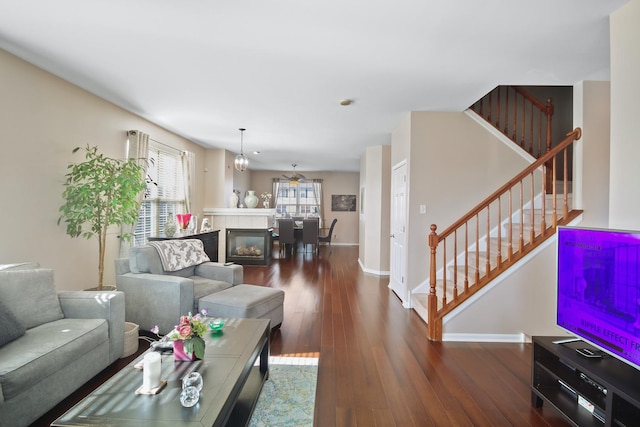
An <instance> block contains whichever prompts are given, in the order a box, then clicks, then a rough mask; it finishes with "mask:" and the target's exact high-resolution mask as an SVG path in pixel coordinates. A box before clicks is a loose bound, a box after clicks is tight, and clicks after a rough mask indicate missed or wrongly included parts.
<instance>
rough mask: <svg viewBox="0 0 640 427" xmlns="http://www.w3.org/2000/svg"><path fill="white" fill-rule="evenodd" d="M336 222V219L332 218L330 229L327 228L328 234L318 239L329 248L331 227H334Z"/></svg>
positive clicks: (331, 234) (331, 233)
mask: <svg viewBox="0 0 640 427" xmlns="http://www.w3.org/2000/svg"><path fill="white" fill-rule="evenodd" d="M336 222H338V218H333V221H331V227H329V234H327V235H326V236H320V237H319V238H318V240H319V241H320V242H325V243H328V244H329V246H331V236H333V227H335V226H336Z"/></svg>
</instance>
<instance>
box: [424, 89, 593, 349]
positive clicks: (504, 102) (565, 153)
mask: <svg viewBox="0 0 640 427" xmlns="http://www.w3.org/2000/svg"><path fill="white" fill-rule="evenodd" d="M496 91H497V94H496V93H495V92H496ZM508 93H509V92H508V91H505V90H504V89H503V92H502V93H501V91H500V89H499V88H497V89H496V90H494V91H493V92H491V93H490V94H488V95H487V96H485V98H483V100H481V101H479V102H478V103H476V104H474V106H472V109H473V110H474V111H476V112H477V113H478V114H479V115H481V116H482V117H483V118H485V119H486V120H487V121H489V122H490V123H491V124H492V125H493V126H496V128H497V129H499V130H500V131H501V132H503V133H504V134H505V135H507V136H508V137H509V138H512V136H514V135H515V138H516V140H517V141H515V142H514V143H516V144H517V145H518V146H520V147H521V148H523V149H525V150H526V151H527V152H528V153H529V154H531V155H532V156H533V157H535V158H534V160H533V162H532V163H531V164H530V165H529V166H528V167H527V168H525V169H524V170H523V171H522V172H520V173H519V174H518V175H517V176H515V177H514V178H512V179H511V180H510V181H509V182H507V183H505V184H504V185H503V186H502V187H500V188H499V189H498V190H496V191H495V192H494V193H493V194H491V195H490V196H489V197H487V198H486V199H485V200H484V201H482V202H481V203H479V204H478V205H477V206H476V207H474V208H473V209H471V210H470V211H469V212H468V213H467V214H465V215H464V216H463V217H461V218H460V219H459V220H458V221H456V222H455V223H454V224H452V225H450V226H449V227H447V228H446V229H445V230H444V231H442V232H441V233H438V232H437V226H436V225H435V224H432V225H431V233H430V235H429V247H430V256H429V264H430V272H429V283H428V289H424V288H427V287H426V286H424V287H423V289H420V287H419V288H417V289H416V290H414V293H413V294H412V305H413V308H414V310H415V311H416V313H417V314H418V315H420V316H421V317H422V319H423V320H425V321H426V322H427V330H428V338H429V339H430V340H434V341H441V340H442V320H443V318H444V316H446V315H447V314H449V313H451V312H452V311H454V310H455V309H456V308H458V307H459V306H460V305H461V304H462V303H463V302H465V301H467V300H468V299H469V298H471V297H472V296H473V295H474V294H476V293H477V292H478V291H479V290H480V289H482V288H483V287H484V286H486V285H487V284H489V283H490V282H492V281H493V280H495V279H496V278H497V277H498V276H499V275H500V274H502V273H504V272H505V271H506V270H507V269H509V268H511V267H513V266H514V265H515V264H516V263H517V262H518V261H520V260H521V259H522V258H524V257H525V256H526V255H527V254H529V253H531V252H532V251H533V250H534V249H535V248H536V247H537V246H539V245H540V244H541V243H543V242H544V241H545V240H547V239H548V238H549V237H551V236H552V235H553V234H554V233H555V229H556V227H557V226H558V225H566V224H569V223H570V222H571V221H573V220H574V219H575V218H577V217H578V216H579V215H580V214H581V211H579V210H575V209H573V207H572V206H573V204H572V199H571V195H570V194H569V192H570V186H571V184H570V182H569V177H568V173H567V171H568V169H569V167H568V166H569V165H568V162H569V155H570V151H571V146H572V144H573V143H574V142H575V141H577V140H579V139H580V136H581V131H580V129H579V128H577V129H575V130H573V131H572V132H570V133H569V134H567V137H566V138H565V139H564V140H563V141H561V142H560V143H558V144H556V145H555V146H553V147H552V146H551V141H550V139H551V115H552V114H553V106H552V105H551V101H550V100H548V102H547V104H543V103H540V102H537V101H536V102H533V101H531V98H532V97H530V96H528V95H527V94H526V92H525V91H524V90H523V89H521V88H516V89H515V92H514V93H515V94H519V95H520V96H521V99H522V100H520V98H519V97H518V96H516V95H511V99H512V100H514V102H516V103H517V105H516V106H515V107H511V106H510V104H508V100H509V95H508ZM487 98H488V99H487ZM493 100H496V101H493ZM526 102H528V103H529V104H525V103H526ZM487 105H488V107H487ZM521 105H524V106H522V107H521ZM541 108H542V109H543V113H541V114H539V115H537V114H534V113H533V111H535V110H536V109H538V110H539V109H541ZM487 110H489V111H488V112H487ZM519 110H521V111H520V112H519ZM509 111H511V118H510V119H505V118H503V115H504V114H507V116H509ZM505 112H506V113H505ZM535 116H538V118H537V119H529V118H533V117H535ZM496 117H498V118H497V119H496ZM519 118H520V119H521V120H522V121H523V122H522V123H525V124H522V123H521V122H520V121H519ZM503 121H507V122H508V123H509V124H508V125H506V126H505V127H503V126H502V125H501V123H503ZM543 124H544V126H545V128H546V132H542V131H541V129H542V126H543ZM528 127H531V131H530V132H529V131H528V130H527V128H528ZM511 129H515V130H516V132H515V133H512V132H511ZM518 129H519V130H518ZM534 129H537V130H536V131H534ZM509 134H511V135H509ZM543 134H545V135H546V136H545V138H544V139H543V138H542V135H543ZM529 136H530V137H531V140H528V137H529ZM531 147H534V148H531ZM421 292H422V293H421Z"/></svg>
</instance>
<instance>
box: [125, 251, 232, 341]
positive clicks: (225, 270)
mask: <svg viewBox="0 0 640 427" xmlns="http://www.w3.org/2000/svg"><path fill="white" fill-rule="evenodd" d="M115 265H116V285H117V288H118V290H119V291H123V292H124V296H125V319H126V320H127V321H128V322H133V323H137V324H138V325H140V328H141V329H142V330H147V331H148V330H150V329H151V328H153V327H154V326H155V325H158V327H159V329H160V333H161V334H166V333H168V332H169V331H171V330H172V329H173V328H174V326H175V325H176V324H177V323H178V320H179V318H180V316H181V315H185V314H187V313H188V312H192V313H194V314H195V313H196V312H197V310H198V301H199V300H200V298H202V297H204V296H207V295H210V294H212V293H215V292H219V291H222V290H224V289H228V288H230V287H232V286H235V285H238V284H241V283H242V281H243V276H244V270H243V268H242V266H241V265H229V266H225V265H224V264H221V263H217V262H203V263H201V264H198V265H194V266H190V267H186V268H183V269H181V270H178V271H165V270H164V269H163V267H162V262H161V260H160V256H159V255H158V252H157V250H156V248H154V247H152V246H149V245H145V246H138V247H133V248H131V250H130V251H129V258H119V259H116V261H115ZM213 315H215V313H213Z"/></svg>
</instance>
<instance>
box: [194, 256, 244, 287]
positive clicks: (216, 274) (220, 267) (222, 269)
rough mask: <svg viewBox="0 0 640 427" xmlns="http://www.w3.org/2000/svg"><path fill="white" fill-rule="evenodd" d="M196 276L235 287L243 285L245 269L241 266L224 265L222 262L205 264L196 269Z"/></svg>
mask: <svg viewBox="0 0 640 427" xmlns="http://www.w3.org/2000/svg"><path fill="white" fill-rule="evenodd" d="M196 276H202V277H206V278H207V279H212V280H222V281H223V282H227V283H231V284H232V285H233V286H235V285H239V284H241V283H243V280H244V268H243V267H242V266H241V265H237V264H232V265H224V264H223V263H221V262H203V263H202V264H200V265H198V266H197V267H196Z"/></svg>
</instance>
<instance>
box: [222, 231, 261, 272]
mask: <svg viewBox="0 0 640 427" xmlns="http://www.w3.org/2000/svg"><path fill="white" fill-rule="evenodd" d="M271 230H272V229H270V228H269V229H264V228H227V244H226V247H227V252H226V261H227V262H235V263H236V264H246V265H267V264H269V262H271V239H272V235H271Z"/></svg>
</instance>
